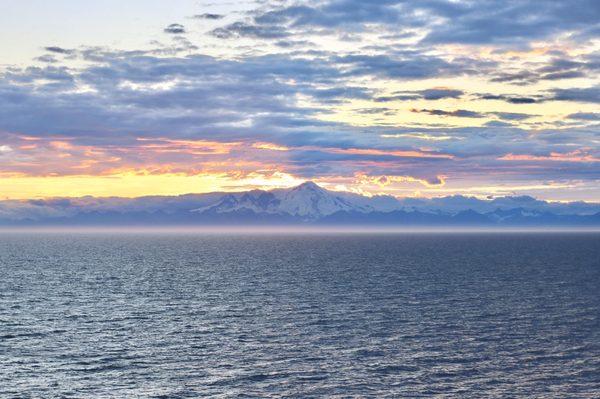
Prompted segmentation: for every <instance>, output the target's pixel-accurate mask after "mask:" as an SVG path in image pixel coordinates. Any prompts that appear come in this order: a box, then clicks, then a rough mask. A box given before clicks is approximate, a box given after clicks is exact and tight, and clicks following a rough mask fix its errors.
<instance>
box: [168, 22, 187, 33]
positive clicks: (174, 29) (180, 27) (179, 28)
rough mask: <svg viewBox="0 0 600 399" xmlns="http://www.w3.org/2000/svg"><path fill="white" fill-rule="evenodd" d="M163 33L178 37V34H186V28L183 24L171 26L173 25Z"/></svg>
mask: <svg viewBox="0 0 600 399" xmlns="http://www.w3.org/2000/svg"><path fill="white" fill-rule="evenodd" d="M163 32H165V33H170V34H174V35H177V34H181V33H185V27H184V26H183V25H181V24H171V25H169V26H167V27H166V28H165V29H164V30H163Z"/></svg>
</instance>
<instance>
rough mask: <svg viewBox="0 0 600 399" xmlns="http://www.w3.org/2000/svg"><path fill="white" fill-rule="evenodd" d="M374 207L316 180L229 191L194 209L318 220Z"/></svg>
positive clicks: (196, 211) (365, 210)
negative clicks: (277, 187) (267, 188)
mask: <svg viewBox="0 0 600 399" xmlns="http://www.w3.org/2000/svg"><path fill="white" fill-rule="evenodd" d="M359 197H360V196H359ZM357 202H358V201H357ZM373 210H374V209H373V208H372V207H370V206H365V205H360V204H359V203H353V202H352V197H349V196H346V198H344V197H343V196H340V195H337V194H336V193H335V192H332V191H327V190H325V189H323V188H321V187H319V186H318V185H317V184H315V183H313V182H305V183H302V184H300V185H299V186H297V187H293V188H291V189H280V190H273V191H262V190H253V191H249V192H246V193H236V194H227V195H225V196H224V197H222V198H221V199H220V200H219V201H218V202H217V203H216V204H213V205H209V206H205V207H202V208H199V209H194V210H192V212H195V213H205V212H207V213H208V212H215V213H228V212H238V211H252V212H254V213H257V214H259V213H267V214H273V215H290V216H296V217H299V218H301V219H303V220H317V219H320V218H322V217H324V216H328V215H331V214H333V213H336V212H341V211H355V212H370V211H373Z"/></svg>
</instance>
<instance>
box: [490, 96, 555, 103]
mask: <svg viewBox="0 0 600 399" xmlns="http://www.w3.org/2000/svg"><path fill="white" fill-rule="evenodd" d="M478 98H479V99H481V100H499V101H505V102H507V103H511V104H535V103H538V102H542V101H544V100H545V99H544V98H543V97H541V96H538V97H523V96H517V95H513V94H481V95H479V96H478Z"/></svg>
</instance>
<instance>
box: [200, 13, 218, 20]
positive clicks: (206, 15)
mask: <svg viewBox="0 0 600 399" xmlns="http://www.w3.org/2000/svg"><path fill="white" fill-rule="evenodd" d="M224 17H225V16H224V15H222V14H212V13H204V14H196V15H194V16H193V18H195V19H209V20H219V19H223V18H224Z"/></svg>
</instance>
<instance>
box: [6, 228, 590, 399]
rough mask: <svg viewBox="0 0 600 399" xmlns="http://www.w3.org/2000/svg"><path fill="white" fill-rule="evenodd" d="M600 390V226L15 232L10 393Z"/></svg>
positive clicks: (9, 263) (9, 289) (10, 245)
mask: <svg viewBox="0 0 600 399" xmlns="http://www.w3.org/2000/svg"><path fill="white" fill-rule="evenodd" d="M204 396H211V397H302V398H304V397H378V398H379V397H453V398H454V397H477V398H481V397H526V398H536V397H540V398H541V397H544V398H547V397H556V398H564V397H573V398H598V397H600V235H598V234H593V233H588V234H554V233H553V234H463V235H449V234H416V235H410V234H397V235H393V234H387V235H348V234H346V235H337V236H336V235H324V234H323V235H265V234H262V235H258V236H250V235H214V236H210V235H202V234H138V235H136V234H121V235H110V234H64V233H62V234H25V233H18V234H7V233H2V234H0V398H11V397H16V398H30V397H31V398H54V397H61V398H128V397H133V398H136V397H155V398H188V397H190V398H192V397H204Z"/></svg>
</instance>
